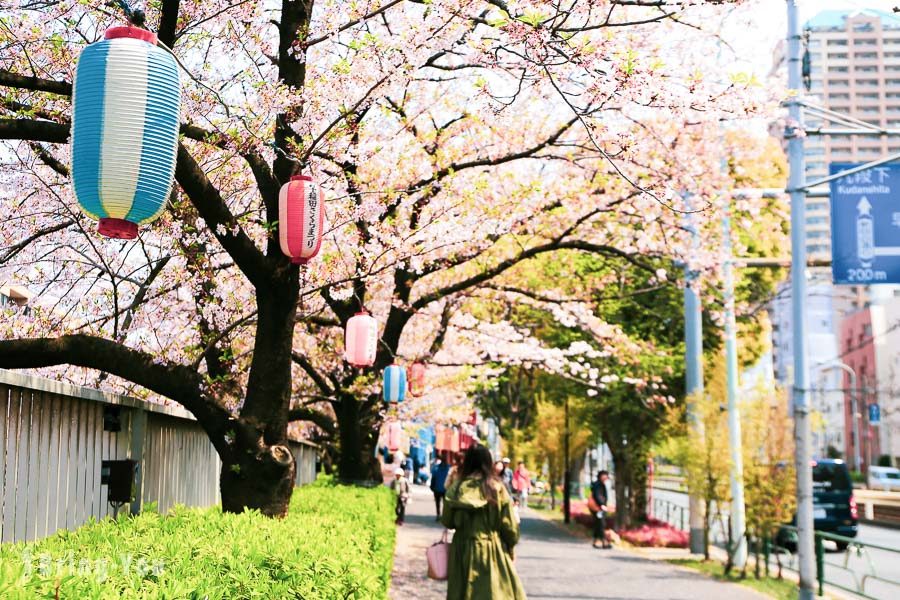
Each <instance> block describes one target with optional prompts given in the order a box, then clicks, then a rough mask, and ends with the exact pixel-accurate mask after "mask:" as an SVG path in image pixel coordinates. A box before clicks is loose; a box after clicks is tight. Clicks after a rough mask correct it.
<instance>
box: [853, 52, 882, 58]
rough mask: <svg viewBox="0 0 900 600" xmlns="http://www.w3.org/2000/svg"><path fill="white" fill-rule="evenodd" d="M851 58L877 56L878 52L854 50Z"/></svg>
mask: <svg viewBox="0 0 900 600" xmlns="http://www.w3.org/2000/svg"><path fill="white" fill-rule="evenodd" d="M853 58H856V59H860V58H862V59H868V58H878V53H877V52H854V53H853Z"/></svg>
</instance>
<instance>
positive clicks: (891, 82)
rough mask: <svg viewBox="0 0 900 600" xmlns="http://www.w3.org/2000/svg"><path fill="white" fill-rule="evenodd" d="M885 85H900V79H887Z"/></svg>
mask: <svg viewBox="0 0 900 600" xmlns="http://www.w3.org/2000/svg"><path fill="white" fill-rule="evenodd" d="M884 84H885V85H900V79H885V80H884Z"/></svg>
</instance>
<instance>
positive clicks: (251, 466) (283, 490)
mask: <svg viewBox="0 0 900 600" xmlns="http://www.w3.org/2000/svg"><path fill="white" fill-rule="evenodd" d="M233 447H234V451H233V453H231V455H230V456H229V457H228V460H223V461H222V472H221V474H220V476H219V487H220V490H221V492H222V510H223V511H224V512H230V513H240V512H243V511H244V510H247V509H252V510H258V511H260V512H261V513H262V514H264V515H266V516H269V517H284V516H285V515H286V514H287V511H288V508H289V506H290V502H291V494H292V492H293V490H294V476H295V473H296V463H295V462H294V457H293V455H292V454H291V451H290V448H288V446H287V444H275V445H272V446H267V445H265V444H264V443H261V440H257V441H256V442H254V441H252V440H246V439H244V438H243V436H240V435H239V436H237V438H236V439H235V443H234V444H233Z"/></svg>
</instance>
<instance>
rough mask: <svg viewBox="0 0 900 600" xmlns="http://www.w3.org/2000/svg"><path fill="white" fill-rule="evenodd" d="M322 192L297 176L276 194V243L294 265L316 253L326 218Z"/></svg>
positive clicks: (308, 179) (302, 262)
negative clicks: (278, 243) (277, 242)
mask: <svg viewBox="0 0 900 600" xmlns="http://www.w3.org/2000/svg"><path fill="white" fill-rule="evenodd" d="M324 202H325V200H324V195H323V193H322V189H321V188H320V187H319V186H318V185H316V184H315V183H313V180H312V178H311V177H307V176H306V175H296V176H294V177H291V180H290V181H288V182H287V183H286V184H284V185H283V186H281V192H280V193H279V194H278V241H279V242H280V244H281V251H282V252H284V254H285V255H286V256H288V257H290V259H291V262H292V263H294V264H295V265H303V264H306V263H307V262H309V260H310V259H311V258H312V257H314V256H315V255H316V254H318V253H319V248H320V247H321V246H322V230H323V220H324V217H325V209H324Z"/></svg>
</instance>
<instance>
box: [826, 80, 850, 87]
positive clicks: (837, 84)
mask: <svg viewBox="0 0 900 600" xmlns="http://www.w3.org/2000/svg"><path fill="white" fill-rule="evenodd" d="M849 85H850V82H849V81H847V80H846V79H829V80H828V87H848V86H849Z"/></svg>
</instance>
